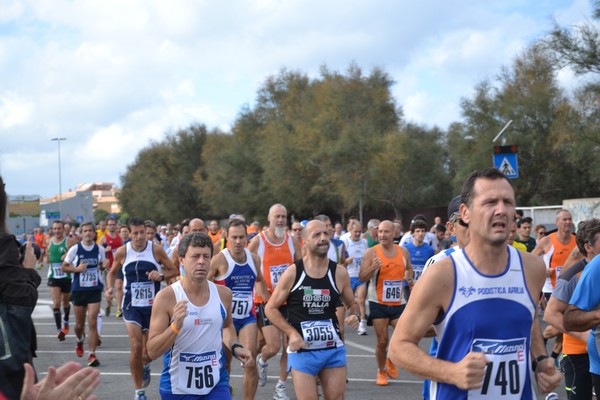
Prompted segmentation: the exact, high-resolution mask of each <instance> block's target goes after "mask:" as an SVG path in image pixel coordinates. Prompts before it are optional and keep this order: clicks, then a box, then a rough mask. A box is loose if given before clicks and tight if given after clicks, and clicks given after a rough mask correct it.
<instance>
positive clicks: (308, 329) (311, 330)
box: [300, 319, 338, 350]
mask: <svg viewBox="0 0 600 400" xmlns="http://www.w3.org/2000/svg"><path fill="white" fill-rule="evenodd" d="M300 328H301V329H302V337H303V338H304V342H306V344H307V345H308V346H309V348H310V349H311V350H317V349H327V348H330V347H336V339H337V337H338V335H337V332H336V331H335V328H334V327H333V323H332V322H331V320H330V319H328V320H325V321H304V322H301V323H300Z"/></svg>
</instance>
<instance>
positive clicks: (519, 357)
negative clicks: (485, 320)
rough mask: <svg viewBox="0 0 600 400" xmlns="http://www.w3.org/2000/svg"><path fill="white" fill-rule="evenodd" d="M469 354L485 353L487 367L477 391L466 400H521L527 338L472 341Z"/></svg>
mask: <svg viewBox="0 0 600 400" xmlns="http://www.w3.org/2000/svg"><path fill="white" fill-rule="evenodd" d="M471 351H475V352H481V353H484V354H485V356H486V358H487V359H488V365H487V367H486V371H485V377H484V378H483V386H482V387H481V388H480V389H473V390H469V399H499V398H502V399H515V400H516V399H520V398H521V392H522V391H523V388H524V385H525V378H526V374H527V357H528V353H529V352H528V351H527V339H525V338H518V339H509V340H496V339H475V340H473V343H472V345H471Z"/></svg>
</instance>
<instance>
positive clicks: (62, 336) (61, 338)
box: [56, 330, 65, 342]
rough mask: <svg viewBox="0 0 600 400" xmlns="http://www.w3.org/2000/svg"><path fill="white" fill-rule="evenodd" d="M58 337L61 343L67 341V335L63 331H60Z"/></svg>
mask: <svg viewBox="0 0 600 400" xmlns="http://www.w3.org/2000/svg"><path fill="white" fill-rule="evenodd" d="M56 337H57V338H58V341H59V342H64V341H65V333H64V332H63V331H62V330H60V331H58V334H57V335H56Z"/></svg>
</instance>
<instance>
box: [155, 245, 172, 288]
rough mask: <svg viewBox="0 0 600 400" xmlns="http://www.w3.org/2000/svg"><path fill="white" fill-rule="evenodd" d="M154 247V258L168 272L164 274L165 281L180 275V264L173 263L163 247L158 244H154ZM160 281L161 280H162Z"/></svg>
mask: <svg viewBox="0 0 600 400" xmlns="http://www.w3.org/2000/svg"><path fill="white" fill-rule="evenodd" d="M152 246H154V248H153V251H154V257H156V261H158V262H159V263H160V264H161V265H162V266H163V268H164V269H165V270H166V271H165V272H164V273H163V275H164V280H169V279H171V278H174V277H176V276H177V275H179V268H178V267H179V264H173V262H172V261H171V259H170V258H169V256H167V253H166V252H165V249H164V248H163V247H162V246H160V245H158V244H153V245H152ZM175 265H177V268H176V267H175ZM158 279H159V280H160V278H158ZM154 280H156V279H154Z"/></svg>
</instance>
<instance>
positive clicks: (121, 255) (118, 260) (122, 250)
mask: <svg viewBox="0 0 600 400" xmlns="http://www.w3.org/2000/svg"><path fill="white" fill-rule="evenodd" d="M126 254H127V247H126V246H121V247H119V248H118V249H117V252H116V253H115V256H114V257H113V265H112V267H111V268H110V270H109V271H108V273H107V274H106V286H107V287H106V293H107V294H109V296H112V288H113V287H114V286H115V281H116V280H117V271H118V270H120V269H121V268H123V262H124V261H125V255H126Z"/></svg>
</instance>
